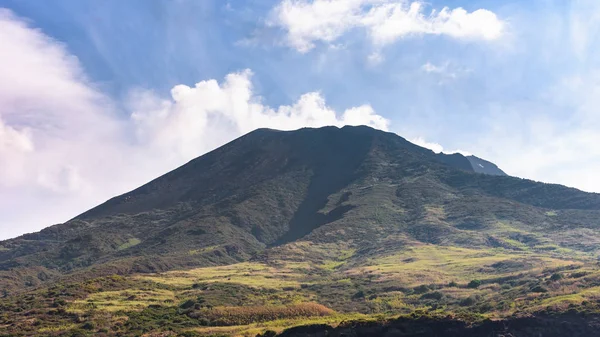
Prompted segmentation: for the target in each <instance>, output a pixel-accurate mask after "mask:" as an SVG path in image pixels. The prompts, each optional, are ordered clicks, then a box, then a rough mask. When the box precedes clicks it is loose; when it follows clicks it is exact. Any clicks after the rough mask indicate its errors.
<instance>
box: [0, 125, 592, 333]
mask: <svg viewBox="0 0 600 337" xmlns="http://www.w3.org/2000/svg"><path fill="white" fill-rule="evenodd" d="M477 159H478V160H480V161H481V159H479V158H477ZM485 163H488V162H485ZM494 167H495V166H494ZM496 169H497V167H496ZM599 215H600V195H598V194H592V193H585V192H581V191H579V190H576V189H572V188H567V187H564V186H560V185H552V184H543V183H538V182H533V181H529V180H524V179H519V178H515V177H510V176H503V175H486V174H482V173H477V172H475V171H474V170H473V167H472V165H471V162H470V161H469V159H467V158H465V157H463V156H462V155H459V154H455V155H445V154H435V153H433V152H432V151H429V150H427V149H424V148H421V147H418V146H416V145H414V144H411V143H410V142H408V141H406V140H404V139H403V138H401V137H399V136H397V135H395V134H391V133H385V132H382V131H377V130H374V129H371V128H368V127H344V128H341V129H340V128H335V127H326V128H320V129H301V130H297V131H291V132H282V131H276V130H268V129H260V130H256V131H254V132H251V133H249V134H247V135H245V136H243V137H241V138H239V139H237V140H234V141H233V142H231V143H229V144H226V145H225V146H223V147H221V148H219V149H216V150H214V151H212V152H210V153H208V154H206V155H204V156H202V157H199V158H197V159H194V160H192V161H191V162H189V163H187V164H186V165H184V166H182V167H180V168H178V169H176V170H174V171H172V172H169V173H167V174H166V175H164V176H162V177H159V178H157V179H155V180H153V181H152V182H150V183H148V184H146V185H144V186H142V187H140V188H138V189H136V190H134V191H131V192H129V193H126V194H123V195H121V196H118V197H115V198H113V199H111V200H109V201H107V202H106V203H104V204H102V205H99V206H98V207H96V208H94V209H91V210H89V211H87V212H85V213H83V214H82V215H80V216H78V217H76V218H75V219H73V220H71V221H69V222H67V223H64V224H60V225H56V226H53V227H49V228H47V229H44V230H42V231H41V232H38V233H33V234H27V235H24V236H21V237H19V238H15V239H11V240H7V241H3V242H0V291H1V293H0V295H2V297H3V298H1V299H0V309H1V310H0V311H1V312H2V314H1V316H0V336H49V335H50V336H52V335H56V336H62V335H64V336H80V335H81V336H86V335H89V336H92V335H93V336H97V335H106V336H113V335H114V336H129V335H132V336H141V335H145V336H177V335H187V336H195V335H211V334H212V335H219V334H221V335H243V336H255V335H257V334H263V333H265V331H267V330H271V331H274V332H281V331H283V330H284V329H286V328H289V327H293V326H299V325H307V324H327V325H330V326H337V325H338V324H340V323H341V322H343V321H356V320H362V321H373V322H376V323H374V324H379V325H381V324H384V323H382V322H391V321H389V320H390V319H395V318H397V317H398V316H400V315H404V316H403V317H405V319H408V320H418V319H420V318H419V317H421V318H422V317H427V319H433V320H435V321H439V320H440V319H441V317H446V316H448V315H450V316H451V317H452V320H456V321H457V322H466V323H465V324H467V323H468V324H474V323H477V322H483V321H484V320H485V319H512V318H515V317H526V316H530V315H537V316H539V315H541V314H542V313H544V315H549V314H571V315H578V314H579V313H584V314H586V315H592V316H594V315H595V314H596V313H597V312H598V307H597V306H598V303H599V302H598V300H599V299H600V267H599V266H598V249H599V248H600V245H598V243H599V242H600V231H598V227H599V226H600V216H599ZM385 324H388V323H385ZM389 324H392V323H389ZM393 324H395V323H393ZM483 326H485V325H483ZM340 329H342V330H343V329H345V328H343V326H342V328H340Z"/></svg>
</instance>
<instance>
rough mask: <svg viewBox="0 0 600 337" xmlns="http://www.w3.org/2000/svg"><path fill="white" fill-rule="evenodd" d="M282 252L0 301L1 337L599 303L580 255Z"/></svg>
mask: <svg viewBox="0 0 600 337" xmlns="http://www.w3.org/2000/svg"><path fill="white" fill-rule="evenodd" d="M281 249H286V250H287V252H286V254H282V255H275V256H271V257H268V258H262V259H259V260H255V261H253V262H242V263H237V264H231V265H227V266H214V267H204V268H195V269H190V270H184V271H173V272H165V273H156V274H138V275H132V276H126V277H122V276H113V277H104V278H99V279H94V280H88V281H85V282H76V283H68V284H59V285H55V286H52V287H49V288H40V289H38V290H37V291H36V292H34V293H29V294H22V295H19V296H16V297H7V298H5V299H1V300H0V303H1V307H0V309H2V314H1V315H0V336H8V335H11V336H13V335H14V336H19V335H21V336H36V335H38V336H62V335H64V336H71V335H73V336H79V335H77V333H79V334H80V335H83V336H87V335H89V336H92V335H97V334H101V333H104V334H106V335H111V334H116V333H119V332H122V333H124V332H127V333H133V334H136V333H139V334H144V333H149V332H151V331H154V332H156V331H165V333H167V332H166V331H172V332H168V333H167V334H166V335H165V336H168V335H169V334H171V335H173V336H176V335H177V334H183V335H185V334H187V335H190V336H191V335H201V336H202V335H206V336H209V335H219V334H220V335H232V336H255V335H256V334H258V333H263V332H265V331H267V330H272V331H275V332H279V331H282V330H283V329H285V328H289V327H292V326H298V325H305V324H316V323H319V324H321V323H322V324H330V325H333V326H335V325H337V324H339V323H340V322H342V321H348V320H381V319H384V318H391V317H396V316H398V315H403V314H405V315H406V314H410V313H414V312H429V313H437V314H451V315H463V316H465V317H470V318H471V319H483V318H501V317H507V316H511V315H520V314H528V313H536V312H545V311H556V312H560V311H566V310H573V309H576V310H584V311H588V312H595V311H596V310H597V308H596V306H597V304H596V303H598V300H600V267H599V266H598V263H597V262H596V261H595V260H594V259H591V258H587V257H585V256H584V255H581V254H579V255H577V254H574V255H572V256H571V257H564V258H558V257H557V255H556V254H554V252H550V253H547V252H544V251H538V250H534V249H527V250H525V249H523V250H510V249H505V248H489V249H474V248H459V247H449V246H442V245H433V244H422V243H421V244H412V245H411V246H410V247H409V248H403V249H400V250H396V251H391V252H390V254H387V255H386V254H381V255H376V256H373V257H368V256H367V257H364V258H361V259H352V258H351V257H352V256H354V254H355V252H354V251H353V250H352V249H351V248H350V247H348V246H345V245H343V244H339V245H331V244H327V245H323V244H319V243H310V242H296V243H293V244H291V245H288V246H286V247H284V248H281ZM301 249H302V250H303V256H301V257H300V258H298V260H301V259H305V258H307V257H311V256H314V255H315V252H317V255H320V259H318V260H316V261H313V262H312V263H309V262H307V261H295V260H294V259H292V258H289V257H290V256H291V257H294V256H295V255H294V254H289V251H293V250H301ZM278 256H279V257H281V256H285V257H287V258H285V259H282V258H277V257H278ZM563 256H568V255H563ZM27 317H29V318H27ZM3 331H10V333H9V334H6V333H5V334H4V335H3ZM15 331H17V333H16V334H15ZM148 336H150V335H148ZM157 336H158V335H157Z"/></svg>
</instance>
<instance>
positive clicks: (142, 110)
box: [131, 69, 389, 159]
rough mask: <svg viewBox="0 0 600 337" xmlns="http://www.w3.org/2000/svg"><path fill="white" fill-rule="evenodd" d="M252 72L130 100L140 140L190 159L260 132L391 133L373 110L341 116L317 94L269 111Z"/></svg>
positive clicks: (353, 110) (357, 109)
mask: <svg viewBox="0 0 600 337" xmlns="http://www.w3.org/2000/svg"><path fill="white" fill-rule="evenodd" d="M251 76H252V72H251V71H250V70H248V69H247V70H244V71H241V72H238V73H231V74H229V75H227V76H226V77H225V80H224V81H223V82H222V83H218V82H217V81H216V80H208V81H202V82H198V83H196V84H195V85H194V86H193V87H189V86H186V85H178V86H176V87H174V88H173V89H172V90H171V97H170V98H169V99H160V98H158V97H157V96H156V95H154V94H152V93H149V92H142V93H139V92H138V93H134V95H133V96H132V99H131V101H132V104H131V105H132V110H133V113H132V120H133V122H134V123H135V124H136V130H137V135H138V140H139V141H140V142H141V143H144V144H146V143H147V144H151V146H153V147H155V148H158V149H160V150H161V153H163V154H177V156H179V157H181V158H184V159H191V158H193V157H195V156H197V155H199V154H200V153H202V152H206V151H208V150H211V149H213V148H215V147H217V146H219V145H222V144H224V143H225V142H227V141H229V140H231V139H232V138H233V137H236V136H239V135H242V134H245V133H247V132H249V131H252V130H254V129H257V128H260V127H267V128H274V129H280V130H293V129H297V128H299V127H304V126H308V127H320V126H325V125H336V126H342V125H369V126H372V127H374V128H378V129H382V130H387V129H388V123H389V122H388V121H387V120H386V119H385V118H383V117H381V116H379V115H377V114H376V113H375V111H374V110H373V108H372V107H371V106H369V105H362V106H359V107H353V108H350V109H347V110H345V111H344V112H343V113H341V114H338V113H336V112H335V111H334V110H333V109H332V108H330V107H328V106H327V104H326V102H325V99H324V98H323V97H322V95H321V94H320V93H318V92H310V93H306V94H304V95H302V96H301V97H300V98H299V99H298V101H296V102H295V103H294V104H292V105H283V106H279V107H278V108H276V109H275V108H271V107H269V106H267V105H265V104H264V103H263V102H262V99H261V97H259V96H256V95H255V94H254V93H253V88H252V82H251Z"/></svg>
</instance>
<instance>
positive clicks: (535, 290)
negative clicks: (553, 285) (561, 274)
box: [531, 285, 548, 293]
mask: <svg viewBox="0 0 600 337" xmlns="http://www.w3.org/2000/svg"><path fill="white" fill-rule="evenodd" d="M531 292H533V293H547V292H548V289H546V288H544V287H542V286H540V285H536V286H534V287H533V288H531Z"/></svg>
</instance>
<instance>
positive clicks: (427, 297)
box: [421, 291, 444, 301]
mask: <svg viewBox="0 0 600 337" xmlns="http://www.w3.org/2000/svg"><path fill="white" fill-rule="evenodd" d="M442 297H444V294H442V293H441V292H439V291H433V292H430V293H426V294H423V295H421V299H423V300H437V301H439V300H441V299H442Z"/></svg>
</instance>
